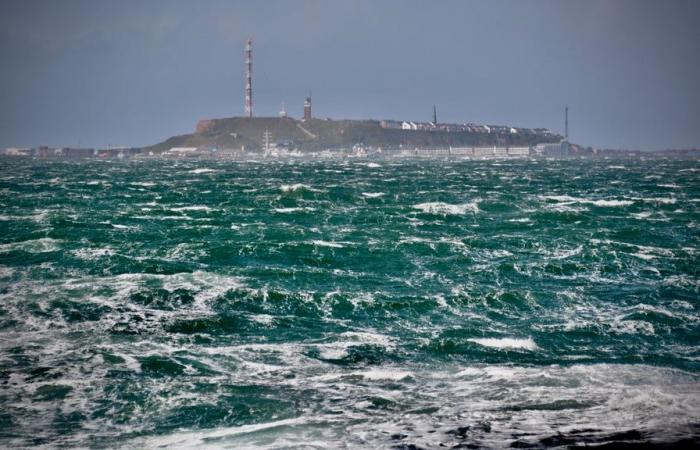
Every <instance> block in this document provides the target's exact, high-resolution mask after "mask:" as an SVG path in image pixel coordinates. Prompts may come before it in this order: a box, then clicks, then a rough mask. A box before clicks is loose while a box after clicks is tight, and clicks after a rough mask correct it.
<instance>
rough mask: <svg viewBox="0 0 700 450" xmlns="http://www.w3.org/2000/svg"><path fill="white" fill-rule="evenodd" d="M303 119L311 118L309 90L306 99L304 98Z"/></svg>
mask: <svg viewBox="0 0 700 450" xmlns="http://www.w3.org/2000/svg"><path fill="white" fill-rule="evenodd" d="M303 120H311V93H310V92H309V96H308V97H306V100H304V119H303Z"/></svg>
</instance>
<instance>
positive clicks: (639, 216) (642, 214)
mask: <svg viewBox="0 0 700 450" xmlns="http://www.w3.org/2000/svg"><path fill="white" fill-rule="evenodd" d="M652 214H653V213H652V212H651V211H642V212H638V213H632V214H630V217H634V218H635V219H639V220H643V219H648V218H649V217H651V215H652Z"/></svg>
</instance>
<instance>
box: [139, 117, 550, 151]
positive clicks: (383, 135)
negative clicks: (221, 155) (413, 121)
mask: <svg viewBox="0 0 700 450" xmlns="http://www.w3.org/2000/svg"><path fill="white" fill-rule="evenodd" d="M266 131H269V132H270V133H271V135H272V141H273V142H280V141H288V142H292V143H293V145H294V146H295V147H296V148H299V149H301V150H305V151H317V150H324V149H338V148H351V147H352V146H353V145H355V144H364V145H370V146H373V147H384V148H396V147H400V146H401V147H404V148H427V147H449V146H453V147H459V146H491V145H498V146H519V145H529V144H537V143H540V142H558V140H559V139H560V137H559V136H556V135H549V136H545V135H542V134H534V133H532V134H523V133H519V134H510V133H508V134H494V133H471V132H446V131H427V130H425V131H424V130H398V129H385V128H381V127H380V126H379V122H378V121H374V120H323V119H311V120H307V121H299V120H296V119H292V118H288V117H287V118H279V117H255V118H245V117H233V118H227V119H213V120H211V123H210V124H209V126H208V127H207V129H206V130H202V131H200V132H195V133H192V134H184V135H180V136H174V137H171V138H169V139H167V140H166V141H164V142H161V143H159V144H156V145H153V146H151V147H148V148H146V150H148V151H153V152H156V153H158V152H162V151H165V150H168V149H169V148H171V147H200V148H218V149H229V148H230V149H240V148H241V147H245V148H246V149H249V150H256V149H260V148H261V146H262V141H263V134H264V133H265V132H266Z"/></svg>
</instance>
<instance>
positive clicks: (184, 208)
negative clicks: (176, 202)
mask: <svg viewBox="0 0 700 450" xmlns="http://www.w3.org/2000/svg"><path fill="white" fill-rule="evenodd" d="M170 210H171V211H178V212H179V211H206V212H211V211H214V210H213V209H212V208H210V207H208V206H205V205H192V206H180V207H177V208H171V209H170Z"/></svg>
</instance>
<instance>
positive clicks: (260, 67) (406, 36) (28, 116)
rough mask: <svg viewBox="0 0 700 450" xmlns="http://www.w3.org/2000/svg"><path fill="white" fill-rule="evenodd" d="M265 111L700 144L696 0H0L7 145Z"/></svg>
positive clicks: (109, 142) (91, 138)
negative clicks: (246, 59) (248, 66)
mask: <svg viewBox="0 0 700 450" xmlns="http://www.w3.org/2000/svg"><path fill="white" fill-rule="evenodd" d="M248 37H252V39H253V60H254V61H253V89H254V93H253V96H254V114H255V115H256V116H274V115H277V113H278V112H279V110H280V107H281V105H282V103H283V102H284V103H285V104H286V107H287V110H288V112H289V114H290V115H291V116H293V117H300V116H301V114H302V104H303V101H304V98H305V97H306V96H307V95H308V94H309V91H311V92H312V95H313V108H314V116H316V117H323V118H325V117H331V118H337V119H341V118H349V119H365V118H366V119H396V120H414V121H429V120H431V119H432V111H433V105H436V107H437V113H438V120H439V121H440V122H458V123H463V122H474V123H485V124H496V125H500V124H502V125H512V126H521V127H533V128H536V127H545V128H549V129H551V130H553V131H555V132H559V133H562V134H563V131H564V130H563V128H564V107H565V106H567V105H568V107H569V123H570V125H569V135H570V140H571V141H572V142H576V143H578V144H582V145H585V146H589V145H590V146H593V147H598V148H635V149H646V150H650V149H663V148H692V147H700V2H699V1H694V0H687V1H683V0H665V1H661V0H658V1H647V0H620V1H612V0H605V1H599V0H589V1H582V0H581V1H573V0H551V1H550V0H512V1H502V0H488V1H466V0H465V1H450V0H445V1H427V0H425V1H411V0H406V1H398V0H357V1H350V0H347V1H330V0H329V1H322V0H313V1H312V0H298V1H274V0H272V1H252V0H251V1H217V0H200V1H195V0H191V1H190V0H149V1H135V0H133V1H132V0H119V1H116V0H112V1H105V0H86V1H82V0H62V1H50V0H46V1H36V0H0V147H15V146H19V147H22V146H37V145H51V146H82V147H106V146H120V145H122V146H141V145H150V144H154V143H157V142H160V141H162V140H164V139H166V138H168V137H170V136H172V135H176V134H185V133H191V132H193V131H194V127H195V125H196V122H197V120H199V119H202V118H218V117H233V116H241V115H243V107H244V92H243V88H244V77H245V70H244V64H243V49H244V45H245V41H246V39H247V38H248Z"/></svg>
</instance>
